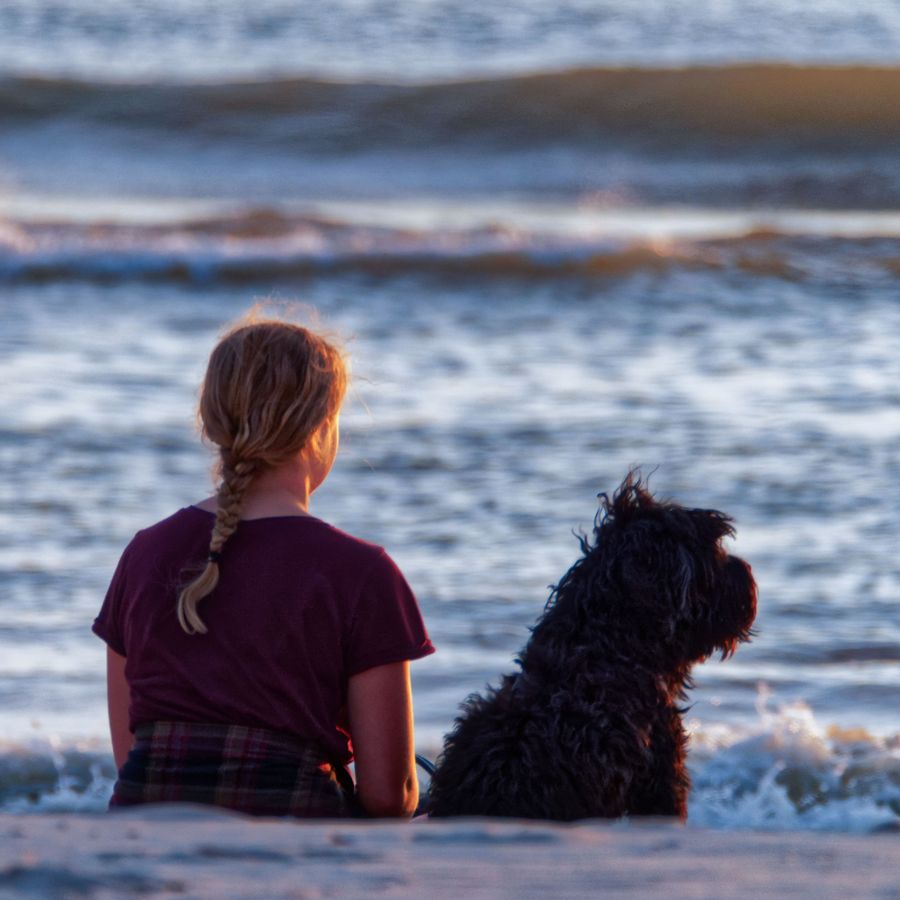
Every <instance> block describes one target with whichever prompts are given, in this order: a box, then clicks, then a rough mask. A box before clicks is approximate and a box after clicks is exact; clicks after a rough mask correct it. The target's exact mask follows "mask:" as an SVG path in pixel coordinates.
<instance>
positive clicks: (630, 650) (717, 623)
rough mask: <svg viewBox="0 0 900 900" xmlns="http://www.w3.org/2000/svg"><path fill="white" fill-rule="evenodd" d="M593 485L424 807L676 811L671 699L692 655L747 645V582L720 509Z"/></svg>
mask: <svg viewBox="0 0 900 900" xmlns="http://www.w3.org/2000/svg"><path fill="white" fill-rule="evenodd" d="M600 496H601V501H602V507H601V510H600V512H599V513H598V515H597V519H596V521H595V524H594V540H593V543H591V542H590V541H589V540H588V538H587V537H584V536H582V537H581V539H580V540H581V548H582V551H583V556H582V557H581V558H580V559H579V560H578V561H577V562H576V563H575V565H573V566H572V568H571V569H569V571H568V572H567V573H566V574H565V575H564V576H563V578H562V581H560V583H559V584H558V585H557V586H556V588H554V590H553V592H552V593H551V595H550V599H549V600H548V601H547V606H546V610H545V612H544V615H543V616H542V618H540V619H539V620H538V622H537V624H536V625H535V626H534V628H533V629H532V634H531V639H530V640H529V642H528V644H527V645H526V647H525V649H524V650H523V652H522V654H521V656H520V658H519V659H517V660H516V662H517V663H518V664H519V666H520V668H521V671H520V672H518V673H515V674H512V675H505V676H503V679H502V681H501V683H500V686H499V688H496V689H494V688H490V687H489V688H488V690H487V696H485V697H482V696H480V695H478V694H474V695H472V696H471V697H469V698H468V700H467V701H466V702H465V704H464V705H463V708H462V710H463V712H462V715H461V716H460V717H459V718H458V719H457V720H456V725H455V728H454V730H453V732H452V733H451V734H449V735H448V736H447V738H446V742H445V745H444V752H443V755H442V757H441V758H440V759H439V761H438V766H437V771H436V773H435V774H434V777H433V778H432V781H431V789H430V796H429V800H428V811H429V813H430V815H432V816H461V815H488V816H515V817H524V818H538V819H563V820H570V819H581V818H591V817H618V816H624V815H632V816H635V815H653V816H679V817H680V818H682V819H684V818H685V817H686V814H687V793H688V787H689V781H688V775H687V772H686V769H685V751H686V743H687V738H686V736H685V733H684V729H683V727H682V723H681V716H682V713H683V712H684V709H683V708H680V707H679V703H680V702H681V701H683V700H684V699H685V691H686V689H687V688H689V687H690V686H691V682H690V670H691V666H692V665H693V664H694V663H696V662H698V661H700V660H702V659H705V658H706V657H707V656H709V655H710V654H712V653H714V652H716V651H720V652H721V653H722V657H723V658H724V657H727V656H730V655H731V654H732V653H734V651H735V649H736V647H737V645H738V644H739V643H740V642H741V641H746V640H748V638H749V636H750V628H751V625H752V624H753V619H754V616H755V615H756V585H755V583H754V581H753V577H752V575H751V573H750V567H749V566H748V565H747V564H746V563H745V562H744V561H743V560H741V559H738V558H737V557H734V556H729V555H728V554H727V553H726V552H725V550H724V549H723V548H722V545H721V540H722V538H723V537H725V536H726V535H733V533H734V531H733V529H732V526H731V520H730V519H729V518H728V517H727V516H725V515H723V514H722V513H720V512H717V511H716V510H710V509H685V508H684V507H681V506H678V505H676V504H674V503H669V502H658V501H656V500H655V499H654V498H653V497H652V496H651V494H650V493H649V492H648V491H647V489H646V488H645V486H644V485H643V484H642V483H641V480H640V479H639V478H637V477H635V475H634V473H632V474H629V476H628V477H627V478H626V480H625V481H624V482H623V483H622V485H621V486H620V487H619V489H618V490H617V491H616V493H615V495H614V496H613V498H612V499H611V500H610V499H609V497H607V495H605V494H601V495H600Z"/></svg>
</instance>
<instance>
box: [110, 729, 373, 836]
mask: <svg viewBox="0 0 900 900" xmlns="http://www.w3.org/2000/svg"><path fill="white" fill-rule="evenodd" d="M141 803H204V804H211V805H213V806H223V807H225V808H226V809H233V810H237V811H238V812H242V813H249V814H250V815H257V816H298V817H301V818H335V817H347V816H356V815H358V814H359V807H358V804H357V802H356V801H355V798H354V796H353V781H352V779H351V778H350V773H349V772H348V771H347V770H346V769H345V768H344V767H343V766H342V765H339V764H337V763H332V762H330V761H329V760H327V759H326V758H325V755H324V754H323V753H322V751H321V750H318V749H317V748H316V747H315V746H314V745H313V744H311V743H307V742H304V741H302V740H301V739H299V738H295V737H292V736H291V735H285V734H280V733H278V732H274V731H268V730H266V729H264V728H249V727H247V726H244V725H206V724H197V723H193V722H153V723H150V724H147V725H140V726H138V728H137V729H136V731H135V742H134V746H133V747H132V749H131V752H130V753H129V754H128V759H127V760H126V761H125V765H123V766H122V768H121V770H120V771H119V778H118V780H117V781H116V784H115V787H114V788H113V795H112V799H111V800H110V802H109V805H110V807H111V808H116V807H122V806H135V805H138V804H141Z"/></svg>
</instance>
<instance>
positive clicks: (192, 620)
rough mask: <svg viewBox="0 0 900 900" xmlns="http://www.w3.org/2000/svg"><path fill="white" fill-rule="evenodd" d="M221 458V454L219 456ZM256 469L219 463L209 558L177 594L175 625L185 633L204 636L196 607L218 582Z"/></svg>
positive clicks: (253, 464)
mask: <svg viewBox="0 0 900 900" xmlns="http://www.w3.org/2000/svg"><path fill="white" fill-rule="evenodd" d="M223 456H224V454H223ZM258 469H259V464H258V463H257V462H255V461H253V460H245V461H242V462H239V463H236V464H235V465H234V466H229V465H227V464H226V463H225V461H224V459H223V462H222V483H221V485H220V486H219V490H218V493H217V495H216V500H217V503H218V505H217V508H216V521H215V523H214V524H213V530H212V535H211V536H210V539H209V556H208V557H207V559H206V566H205V567H204V569H203V571H202V572H201V573H200V574H199V575H198V576H197V577H196V578H195V579H194V580H193V581H192V582H191V583H190V584H188V585H187V586H186V587H184V588H183V589H182V591H181V593H180V594H179V595H178V606H177V608H176V613H177V615H178V624H179V625H181V627H182V628H183V629H184V630H185V631H186V632H187V633H188V634H206V631H207V628H206V625H205V623H204V622H203V619H201V618H200V614H199V613H198V612H197V605H198V604H199V603H200V601H201V600H202V599H203V598H204V597H206V596H208V595H209V594H211V593H212V592H213V590H215V587H216V585H217V584H218V583H219V562H220V560H221V558H222V547H223V546H224V544H225V541H227V540H228V538H230V537H231V535H232V534H234V532H235V530H236V529H237V526H238V522H239V521H240V518H241V505H242V504H243V502H244V494H245V493H246V491H247V488H248V487H249V486H250V482H251V481H252V480H253V477H254V475H256V473H257V471H258Z"/></svg>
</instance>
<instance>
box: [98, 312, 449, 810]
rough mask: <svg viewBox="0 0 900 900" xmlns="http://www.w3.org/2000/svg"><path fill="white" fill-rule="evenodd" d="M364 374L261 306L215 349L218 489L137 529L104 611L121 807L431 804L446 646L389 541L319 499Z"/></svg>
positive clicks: (206, 403)
mask: <svg viewBox="0 0 900 900" xmlns="http://www.w3.org/2000/svg"><path fill="white" fill-rule="evenodd" d="M346 383H347V376H346V371H345V368H344V361H343V359H342V357H341V355H340V353H339V352H338V351H337V350H336V349H335V348H334V347H333V346H332V345H331V344H329V343H328V342H327V341H326V340H324V339H323V338H322V337H320V336H318V335H316V334H313V333H312V332H311V331H309V330H307V329H305V328H302V327H300V326H298V325H294V324H291V323H288V322H284V321H281V320H277V319H268V318H263V317H260V316H259V315H258V314H257V313H255V312H253V313H251V314H250V315H249V316H247V317H246V318H245V319H244V320H242V321H241V322H239V323H238V324H237V325H236V326H235V327H233V328H232V329H231V330H230V331H229V332H228V333H227V334H226V335H225V336H224V337H223V338H222V340H221V341H220V342H219V344H218V345H217V346H216V347H215V349H214V350H213V352H212V355H211V356H210V360H209V367H208V369H207V372H206V378H205V380H204V383H203V387H202V392H201V397H200V418H201V422H202V426H203V433H204V436H205V437H207V438H208V439H209V440H210V441H211V442H212V443H213V444H215V445H216V446H217V447H218V451H219V466H218V468H219V475H220V484H219V489H218V493H217V494H216V496H215V497H214V498H209V499H207V500H205V501H203V502H202V503H198V504H197V505H195V506H188V507H185V508H183V509H181V510H179V511H178V512H176V513H175V514H174V515H173V516H170V517H169V518H167V519H165V520H163V521H162V522H159V523H157V524H156V525H153V526H151V527H150V528H147V529H145V530H143V531H140V532H138V533H137V535H136V536H135V537H134V539H133V540H132V541H131V543H130V544H129V545H128V547H127V548H126V550H125V552H124V553H123V555H122V558H121V560H120V561H119V565H118V568H117V569H116V572H115V575H114V576H113V579H112V583H111V584H110V587H109V591H108V593H107V595H106V599H105V601H104V603H103V607H102V609H101V610H100V614H99V616H98V617H97V619H96V620H95V622H94V626H93V630H94V631H95V632H96V633H97V634H98V635H99V636H100V637H101V638H102V639H103V640H104V641H105V642H106V643H107V645H108V651H107V686H108V699H109V719H110V730H111V733H112V743H113V753H114V756H115V760H116V766H117V767H118V768H119V778H118V780H117V782H116V785H115V788H114V791H113V797H112V800H111V801H110V805H111V806H126V805H132V804H137V803H147V802H154V801H182V802H199V803H213V804H216V805H219V806H226V807H229V808H232V809H237V810H240V811H243V812H249V813H256V814H269V815H295V816H344V815H352V814H357V813H362V814H367V815H370V816H410V815H411V814H412V813H413V811H414V810H415V807H416V803H417V800H418V784H417V780H416V773H415V762H414V752H413V715H412V701H411V695H410V682H409V661H410V660H413V659H418V658H419V657H422V656H425V655H427V654H429V653H432V652H433V651H434V648H433V647H432V645H431V642H430V641H429V639H428V635H427V633H426V631H425V627H424V625H423V623H422V617H421V615H420V613H419V609H418V607H417V605H416V600H415V598H414V596H413V594H412V592H411V590H410V588H409V586H408V585H407V583H406V581H405V580H404V578H403V576H402V574H401V573H400V571H399V569H398V568H397V567H396V565H395V564H394V563H393V561H392V560H391V559H390V557H389V556H388V555H387V554H386V553H385V552H384V550H382V549H381V548H380V547H377V546H374V545H372V544H369V543H366V542H365V541H361V540H359V539H357V538H354V537H351V536H350V535H348V534H345V533H343V532H341V531H339V530H337V529H336V528H333V527H332V526H330V525H328V524H326V523H325V522H323V521H322V520H321V519H317V518H315V517H313V516H311V515H310V514H309V501H310V497H311V495H312V493H313V492H314V491H315V490H316V488H317V487H318V486H319V485H320V484H321V483H322V482H323V481H324V480H325V477H326V476H327V475H328V472H329V470H330V469H331V465H332V463H333V461H334V458H335V454H336V453H337V449H338V414H339V410H340V406H341V402H342V401H343V398H344V394H345V391H346ZM351 741H352V743H351ZM351 759H353V760H355V769H356V785H355V788H354V785H353V782H352V780H351V778H350V775H349V773H348V772H347V770H346V768H345V766H346V764H347V763H349V762H350V761H351Z"/></svg>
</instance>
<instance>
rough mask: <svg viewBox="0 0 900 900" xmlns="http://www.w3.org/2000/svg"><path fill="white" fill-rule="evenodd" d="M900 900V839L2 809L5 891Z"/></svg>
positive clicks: (663, 826)
mask: <svg viewBox="0 0 900 900" xmlns="http://www.w3.org/2000/svg"><path fill="white" fill-rule="evenodd" d="M129 895H141V896H142V897H161V896H180V897H247V898H250V897H254V898H256V897H266V898H288V897H290V898H320V897H322V898H324V897H389V898H393V897H416V898H427V900H440V898H454V900H457V898H460V897H466V898H469V897H516V898H520V897H521V898H528V897H554V898H557V897H559V898H577V897H596V896H601V895H602V896H610V897H657V896H665V897H667V898H682V897H686V898H689V897H717V898H727V897H815V898H817V900H822V898H832V897H834V898H842V900H845V898H859V897H878V898H900V835H897V834H881V835H868V836H853V835H821V834H811V833H798V832H792V833H781V834H765V833H738V832H712V831H702V830H699V829H693V828H691V827H690V826H686V827H683V826H679V825H674V824H671V823H664V822H648V823H646V824H639V825H634V824H623V823H615V824H610V823H607V822H586V823H579V824H577V825H555V824H548V823H532V822H518V821H500V820H489V819H457V820H452V821H444V822H427V821H422V822H415V823H412V824H404V823H401V824H393V823H382V822H371V823H352V822H351V823H340V824H334V823H328V822H293V821H283V820H281V821H279V820H258V819H247V818H244V817H242V816H238V815H234V814H230V813H222V812H219V811H216V810H210V809H203V808H198V807H190V806H175V805H172V806H160V807H155V808H149V807H144V808H142V809H140V810H129V811H127V812H123V813H117V814H102V815H91V816H88V815H69V816H56V815H8V814H7V815H0V898H7V897H23V896H24V897H41V898H48V897H49V898H52V897H89V898H92V897H98V898H99V897H110V898H112V897H123V896H129Z"/></svg>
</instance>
